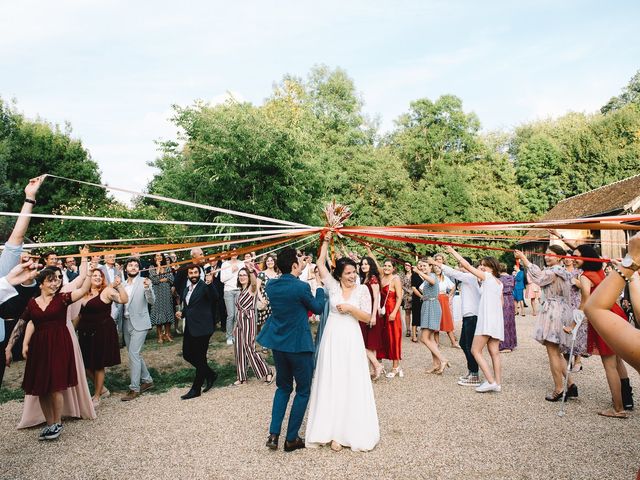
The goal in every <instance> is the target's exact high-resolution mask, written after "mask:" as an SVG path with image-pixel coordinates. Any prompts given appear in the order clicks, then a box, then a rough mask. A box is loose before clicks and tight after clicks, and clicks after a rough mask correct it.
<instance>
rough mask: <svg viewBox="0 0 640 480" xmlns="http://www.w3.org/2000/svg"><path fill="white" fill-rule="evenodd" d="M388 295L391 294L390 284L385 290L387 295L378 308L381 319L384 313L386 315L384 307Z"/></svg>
mask: <svg viewBox="0 0 640 480" xmlns="http://www.w3.org/2000/svg"><path fill="white" fill-rule="evenodd" d="M389 293H391V284H389V288H388V289H387V295H386V297H384V303H383V304H382V306H381V307H380V308H378V313H379V314H380V316H381V317H384V315H385V313H387V310H386V308H385V306H386V305H387V299H388V298H389Z"/></svg>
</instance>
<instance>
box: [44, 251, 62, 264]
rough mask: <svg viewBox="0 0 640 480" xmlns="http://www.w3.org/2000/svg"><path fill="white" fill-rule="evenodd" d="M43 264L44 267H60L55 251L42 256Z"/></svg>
mask: <svg viewBox="0 0 640 480" xmlns="http://www.w3.org/2000/svg"><path fill="white" fill-rule="evenodd" d="M40 259H41V263H42V265H43V266H44V267H56V268H59V267H58V256H57V255H56V252H54V251H53V250H47V251H46V252H44V253H43V254H42V255H41V256H40Z"/></svg>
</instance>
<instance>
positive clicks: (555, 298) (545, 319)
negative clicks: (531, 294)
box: [527, 263, 573, 346]
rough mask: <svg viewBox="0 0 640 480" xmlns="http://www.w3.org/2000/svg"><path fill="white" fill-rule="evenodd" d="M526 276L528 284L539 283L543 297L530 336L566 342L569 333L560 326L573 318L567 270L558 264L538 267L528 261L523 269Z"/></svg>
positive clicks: (561, 344)
mask: <svg viewBox="0 0 640 480" xmlns="http://www.w3.org/2000/svg"><path fill="white" fill-rule="evenodd" d="M527 276H528V278H529V280H530V283H529V285H531V284H532V283H536V284H538V285H540V287H542V289H543V290H544V298H545V300H544V303H543V304H542V308H541V309H540V313H539V314H538V321H537V323H536V328H535V330H534V335H533V338H534V339H535V340H537V341H538V342H540V343H542V344H543V345H544V343H545V342H549V343H555V344H556V345H560V346H563V345H564V346H567V345H570V339H569V336H568V335H567V334H566V333H564V331H563V330H562V327H564V326H565V325H570V324H571V323H572V321H573V309H572V308H571V301H570V297H571V284H570V283H569V278H570V276H571V275H570V273H569V272H567V271H566V270H565V269H564V268H563V267H561V266H560V265H556V266H554V267H551V268H545V269H544V270H542V269H541V268H540V267H538V266H537V265H535V264H533V263H532V264H531V265H530V267H529V268H528V269H527Z"/></svg>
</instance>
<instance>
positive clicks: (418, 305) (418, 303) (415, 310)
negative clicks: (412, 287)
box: [411, 295, 422, 327]
mask: <svg viewBox="0 0 640 480" xmlns="http://www.w3.org/2000/svg"><path fill="white" fill-rule="evenodd" d="M421 312H422V300H421V299H419V298H418V299H416V297H415V295H414V297H413V298H412V300H411V326H412V327H419V326H420V313H421Z"/></svg>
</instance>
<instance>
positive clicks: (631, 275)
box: [584, 234, 640, 372]
mask: <svg viewBox="0 0 640 480" xmlns="http://www.w3.org/2000/svg"><path fill="white" fill-rule="evenodd" d="M611 267H612V273H611V275H607V276H606V278H605V279H604V280H603V281H602V282H601V283H600V286H599V287H598V288H597V289H596V290H595V291H594V292H593V293H592V294H591V295H590V296H589V298H588V300H587V302H586V304H585V305H584V313H585V315H586V316H587V318H588V319H589V325H591V326H592V327H593V328H594V330H595V331H596V332H598V335H600V337H601V338H602V340H603V341H604V342H606V343H607V345H609V346H610V347H611V348H612V349H613V351H614V352H616V354H617V355H619V356H620V358H622V359H623V360H624V361H625V362H627V363H629V365H631V366H632V367H633V368H635V369H636V370H637V371H638V372H640V350H638V345H640V330H638V329H636V328H635V327H634V326H633V325H632V324H630V323H629V322H625V321H624V319H622V318H621V317H620V316H619V315H616V314H615V313H613V312H612V311H611V308H612V307H613V306H614V305H615V304H616V302H617V300H618V298H619V296H620V293H621V292H622V290H623V289H624V288H625V284H626V286H628V288H629V296H630V299H631V304H632V308H633V312H634V315H635V317H636V318H640V275H639V274H638V270H639V269H640V234H635V235H634V236H633V237H631V239H630V240H629V245H628V250H627V255H625V257H624V258H623V259H622V261H621V262H619V263H617V262H616V263H613V264H612V265H611Z"/></svg>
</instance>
